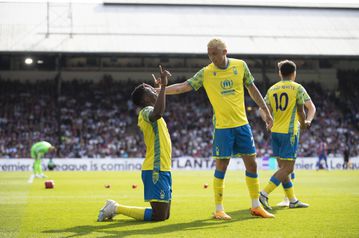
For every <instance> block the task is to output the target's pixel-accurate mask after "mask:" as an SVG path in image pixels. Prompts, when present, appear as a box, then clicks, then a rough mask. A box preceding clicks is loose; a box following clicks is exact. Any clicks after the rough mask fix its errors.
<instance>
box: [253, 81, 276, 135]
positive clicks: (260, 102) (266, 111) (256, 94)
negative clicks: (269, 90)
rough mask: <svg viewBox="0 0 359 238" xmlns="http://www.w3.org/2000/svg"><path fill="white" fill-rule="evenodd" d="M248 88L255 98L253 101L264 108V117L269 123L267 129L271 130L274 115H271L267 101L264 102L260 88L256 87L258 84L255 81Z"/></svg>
mask: <svg viewBox="0 0 359 238" xmlns="http://www.w3.org/2000/svg"><path fill="white" fill-rule="evenodd" d="M247 89H248V93H249V95H250V96H251V98H252V99H253V101H254V102H255V103H256V104H257V106H258V107H259V108H260V109H262V111H263V113H264V115H265V118H264V119H265V123H266V125H267V129H268V130H269V129H270V128H272V126H273V118H272V115H271V113H270V111H269V109H268V107H267V105H266V103H265V102H264V99H263V97H262V95H261V93H260V92H259V90H258V88H257V87H256V85H255V84H254V83H252V84H251V85H249V86H247Z"/></svg>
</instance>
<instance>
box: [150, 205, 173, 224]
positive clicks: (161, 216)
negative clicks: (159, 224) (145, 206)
mask: <svg viewBox="0 0 359 238" xmlns="http://www.w3.org/2000/svg"><path fill="white" fill-rule="evenodd" d="M151 206H152V221H164V220H167V219H168V218H169V206H170V204H169V203H164V202H151Z"/></svg>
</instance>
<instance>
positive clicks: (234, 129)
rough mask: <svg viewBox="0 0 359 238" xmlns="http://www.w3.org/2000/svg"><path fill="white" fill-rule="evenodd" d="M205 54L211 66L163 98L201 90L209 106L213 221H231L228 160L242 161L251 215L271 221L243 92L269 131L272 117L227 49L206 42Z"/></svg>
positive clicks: (243, 64)
mask: <svg viewBox="0 0 359 238" xmlns="http://www.w3.org/2000/svg"><path fill="white" fill-rule="evenodd" d="M207 53H208V57H209V59H210V60H211V64H209V65H207V66H205V67H203V68H202V69H201V70H199V71H198V72H197V73H196V74H195V75H194V76H193V77H192V78H190V79H188V80H187V81H185V82H182V83H177V84H173V85H170V86H168V87H167V88H166V94H169V95H171V94H181V93H185V92H189V91H192V90H195V91H197V90H198V89H200V88H201V87H204V89H205V90H206V93H207V96H208V98H209V101H210V103H211V104H212V107H213V112H214V117H213V122H214V128H215V129H214V138H213V148H212V154H213V157H214V158H215V159H216V169H215V172H214V179H213V189H214V200H215V212H214V215H213V216H214V218H216V219H224V220H229V219H231V217H230V216H229V215H228V214H226V213H225V211H224V206H223V197H224V177H225V174H226V171H227V166H228V164H229V161H230V158H231V157H242V158H243V161H244V165H245V167H246V171H245V176H246V183H247V187H248V190H249V194H250V197H251V203H252V208H251V213H252V214H253V215H256V216H261V217H264V218H270V217H274V215H273V214H270V213H268V212H267V211H265V210H264V209H263V207H262V206H261V205H260V202H259V181H258V174H257V164H256V161H255V158H256V149H255V145H254V140H253V136H252V131H251V127H250V125H249V123H248V120H247V116H246V110H245V103H244V88H247V90H248V92H249V94H250V96H251V98H252V99H253V100H254V101H255V103H256V104H257V105H258V106H259V107H260V108H261V109H262V110H263V111H264V112H265V113H266V115H267V116H266V121H265V122H266V124H267V126H268V127H269V128H270V127H271V126H272V123H273V119H272V116H271V114H270V112H269V110H268V108H267V106H266V104H265V102H264V100H263V98H262V96H261V94H260V93H259V91H258V89H257V87H256V86H255V84H254V78H253V76H252V74H251V73H250V71H249V69H248V66H247V64H246V62H245V61H243V60H239V59H234V58H228V57H227V46H226V44H225V43H224V41H223V40H221V39H219V38H214V39H212V40H210V41H209V42H208V44H207Z"/></svg>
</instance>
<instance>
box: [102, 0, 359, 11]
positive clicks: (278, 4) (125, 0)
mask: <svg viewBox="0 0 359 238" xmlns="http://www.w3.org/2000/svg"><path fill="white" fill-rule="evenodd" d="M103 4H104V5H108V6H116V5H142V6H174V7H180V6H196V7H198V6H203V7H264V8H309V9H311V8H314V9H359V2H355V1H353V2H352V1H349V2H347V3H345V2H343V1H337V2H318V1H316V2H302V1H263V0H255V1H254V0H252V1H241V0H239V1H238V0H237V1H228V0H227V1H223V0H222V1H216V0H214V1H213V0H212V1H206V0H191V1H185V0H179V1H177V0H172V1H168V0H167V1H161V0H155V1H151V0H147V1H138V0H134V1H133V0H132V1H131V0H117V1H116V0H112V1H103Z"/></svg>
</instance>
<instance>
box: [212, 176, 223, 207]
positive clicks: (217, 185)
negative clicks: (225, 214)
mask: <svg viewBox="0 0 359 238" xmlns="http://www.w3.org/2000/svg"><path fill="white" fill-rule="evenodd" d="M224 175H225V172H223V171H219V170H216V171H215V173H214V179H213V191H214V203H215V205H216V211H223V210H224V208H223V190H224Z"/></svg>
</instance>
